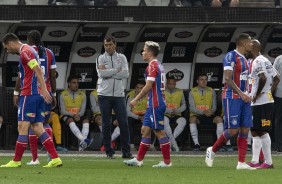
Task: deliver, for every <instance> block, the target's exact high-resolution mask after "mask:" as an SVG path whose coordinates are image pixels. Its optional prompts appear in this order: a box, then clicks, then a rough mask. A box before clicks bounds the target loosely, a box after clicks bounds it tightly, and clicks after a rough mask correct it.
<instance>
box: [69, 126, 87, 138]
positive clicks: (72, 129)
mask: <svg viewBox="0 0 282 184" xmlns="http://www.w3.org/2000/svg"><path fill="white" fill-rule="evenodd" d="M69 126H70V129H71V131H72V133H73V134H74V135H75V136H76V137H77V138H78V140H80V141H83V140H84V139H83V135H82V133H81V132H80V130H79V128H78V127H77V126H76V124H75V122H71V123H70V124H69Z"/></svg>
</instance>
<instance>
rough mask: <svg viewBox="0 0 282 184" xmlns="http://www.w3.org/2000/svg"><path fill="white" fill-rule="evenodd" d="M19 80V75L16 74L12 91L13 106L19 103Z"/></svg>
mask: <svg viewBox="0 0 282 184" xmlns="http://www.w3.org/2000/svg"><path fill="white" fill-rule="evenodd" d="M20 83H21V78H20V75H19V74H18V77H17V80H16V85H15V89H14V96H13V103H14V106H18V102H19V94H20V88H21V84H20Z"/></svg>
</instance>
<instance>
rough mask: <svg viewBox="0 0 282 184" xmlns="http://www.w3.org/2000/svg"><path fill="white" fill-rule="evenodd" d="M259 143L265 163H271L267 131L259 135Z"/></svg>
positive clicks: (269, 141)
mask: <svg viewBox="0 0 282 184" xmlns="http://www.w3.org/2000/svg"><path fill="white" fill-rule="evenodd" d="M260 140H261V144H262V151H263V155H264V158H265V163H266V164H269V165H271V164H272V158H271V140H270V136H269V134H268V133H266V134H264V135H263V136H261V137H260Z"/></svg>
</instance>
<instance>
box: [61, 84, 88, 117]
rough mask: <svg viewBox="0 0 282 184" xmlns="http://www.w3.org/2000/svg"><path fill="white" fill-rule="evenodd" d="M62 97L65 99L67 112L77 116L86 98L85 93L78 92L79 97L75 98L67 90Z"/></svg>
mask: <svg viewBox="0 0 282 184" xmlns="http://www.w3.org/2000/svg"><path fill="white" fill-rule="evenodd" d="M61 95H62V97H63V99H64V102H65V107H66V110H67V111H68V112H69V113H72V114H77V113H78V112H79V111H80V109H81V105H82V102H83V100H84V97H85V95H84V92H83V91H81V90H78V94H77V96H76V97H75V98H73V97H72V95H70V94H69V91H68V90H67V89H66V90H64V91H63V92H62V93H61Z"/></svg>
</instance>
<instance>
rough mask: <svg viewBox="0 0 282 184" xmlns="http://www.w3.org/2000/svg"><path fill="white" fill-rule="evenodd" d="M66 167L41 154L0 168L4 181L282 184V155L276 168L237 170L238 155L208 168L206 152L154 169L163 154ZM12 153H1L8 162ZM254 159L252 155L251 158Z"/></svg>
mask: <svg viewBox="0 0 282 184" xmlns="http://www.w3.org/2000/svg"><path fill="white" fill-rule="evenodd" d="M61 158H62V160H63V167H61V168H49V169H46V168H42V166H43V165H45V164H47V161H46V157H45V156H40V161H41V165H40V166H26V165H25V163H26V162H27V161H29V160H30V157H27V156H25V157H23V160H22V167H20V168H0V184H45V183H48V184H88V183H89V184H108V183H109V184H119V183H122V184H151V183H152V184H153V183H160V184H170V183H171V184H181V183H185V184H186V183H189V184H211V183H214V184H233V183H234V184H241V183H242V184H260V183H262V184H268V183H269V184H279V183H281V181H282V174H281V171H282V155H275V156H273V162H274V167H275V168H274V169H268V170H254V171H248V170H240V171H237V170H236V169H235V167H236V163H237V156H236V154H234V155H231V156H230V155H220V156H218V157H216V158H215V161H214V167H212V168H208V167H206V165H205V163H204V158H205V156H204V155H197V156H195V155H177V156H172V162H173V167H171V168H152V165H154V164H157V163H158V162H159V161H160V160H162V157H161V156H160V155H155V156H148V157H146V158H145V160H144V166H143V167H140V168H137V167H129V166H127V165H125V164H123V163H122V161H123V159H122V158H121V157H120V156H117V157H116V159H114V160H109V159H107V158H105V157H102V155H85V156H83V155H82V156H77V155H73V156H71V155H66V156H64V155H62V156H61ZM11 159H12V156H3V155H1V156H0V164H5V163H7V162H8V161H9V160H11ZM247 160H250V156H248V157H247Z"/></svg>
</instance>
